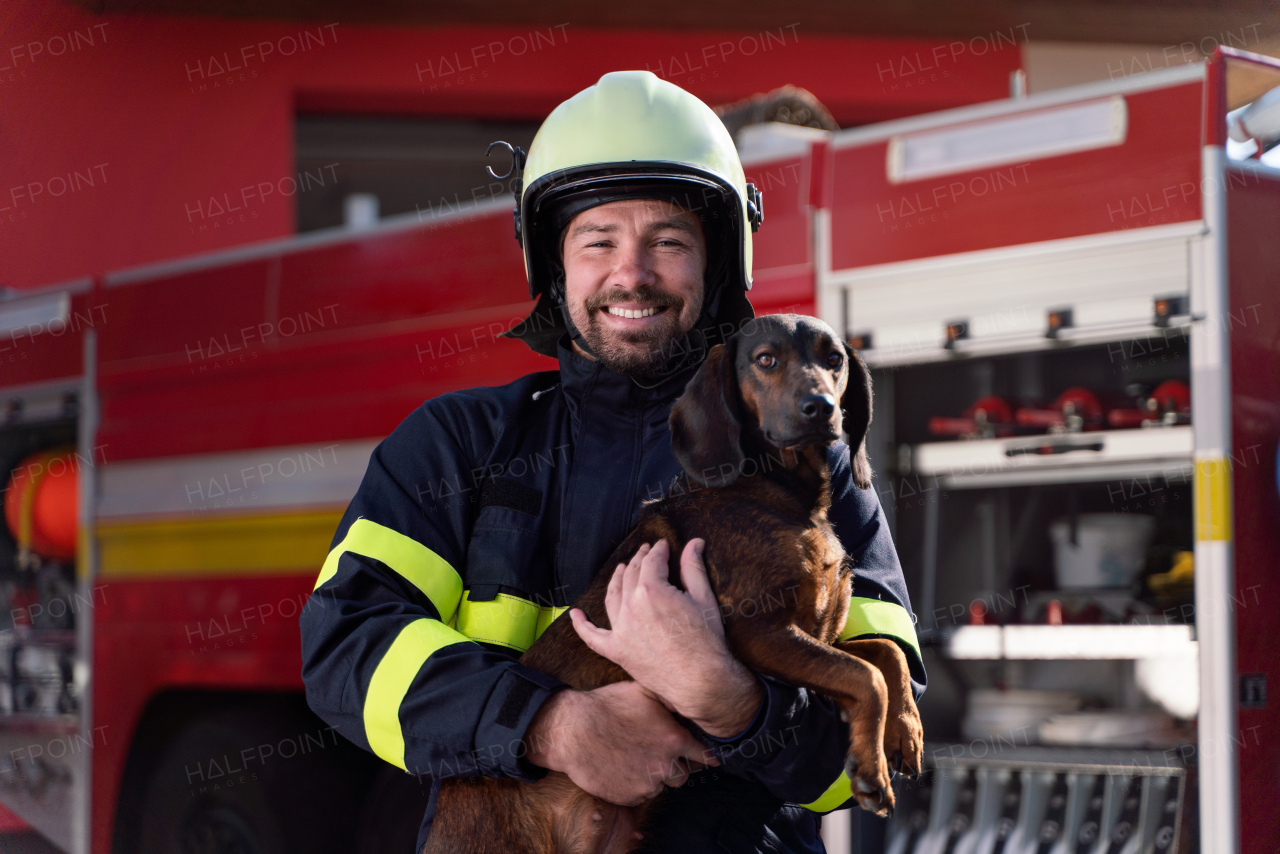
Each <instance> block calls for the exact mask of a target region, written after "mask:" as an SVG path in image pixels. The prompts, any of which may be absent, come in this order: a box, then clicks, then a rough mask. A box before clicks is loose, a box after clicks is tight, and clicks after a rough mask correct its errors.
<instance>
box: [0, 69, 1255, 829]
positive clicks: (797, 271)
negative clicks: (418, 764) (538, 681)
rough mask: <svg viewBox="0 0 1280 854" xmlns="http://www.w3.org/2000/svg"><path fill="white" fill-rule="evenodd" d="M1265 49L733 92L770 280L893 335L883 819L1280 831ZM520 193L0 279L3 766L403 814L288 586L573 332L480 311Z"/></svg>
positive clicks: (226, 802) (58, 810)
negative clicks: (1009, 88)
mask: <svg viewBox="0 0 1280 854" xmlns="http://www.w3.org/2000/svg"><path fill="white" fill-rule="evenodd" d="M1277 87H1280V65H1277V64H1275V63H1274V62H1271V61H1268V60H1264V59H1262V58H1258V57H1254V56H1252V55H1247V54H1241V53H1237V52H1232V51H1230V50H1226V49H1220V50H1219V52H1218V53H1217V54H1216V55H1215V56H1214V57H1213V58H1212V59H1211V60H1209V61H1208V62H1207V63H1202V64H1198V65H1192V66H1187V67H1185V68H1178V69H1169V70H1165V71H1160V72H1153V73H1149V74H1144V75H1138V76H1134V77H1129V78H1125V79H1118V80H1113V81H1109V82H1106V83H1099V84H1091V85H1088V86H1084V87H1076V88H1072V89H1063V90H1057V91H1053V92H1048V93H1043V94H1038V95H1033V96H1030V97H1018V98H1012V99H1009V100H1006V101H1000V102H993V103H988V104H982V105H978V106H974V107H967V108H962V109H958V110H951V111H947V112H943V113H937V114H932V115H928V116H921V117H916V118H911V119H906V120H900V121H894V122H890V123H886V124H881V125H875V126H868V127H863V128H857V129H853V130H846V131H840V132H835V133H830V132H824V131H816V130H809V129H802V128H792V127H783V126H773V125H763V126H753V127H748V128H745V129H743V130H742V131H741V132H740V135H739V144H740V147H741V150H742V154H743V160H744V165H745V166H746V171H747V176H748V180H750V181H752V182H753V183H754V184H755V185H756V186H757V187H759V188H760V189H761V190H762V191H763V192H764V197H765V201H766V208H765V213H766V224H765V227H764V228H762V229H761V231H760V232H759V234H758V236H757V243H756V262H755V267H756V269H755V284H754V287H753V290H752V292H751V298H752V301H753V303H754V304H755V306H756V309H757V312H758V313H768V312H779V311H789V312H799V313H811V314H816V315H818V316H821V317H823V318H824V319H826V320H827V321H828V322H830V323H831V324H832V325H833V326H834V327H835V328H837V329H839V330H842V331H843V332H844V333H845V334H846V335H847V336H848V338H849V340H850V341H851V342H852V343H854V344H855V346H857V347H858V348H859V349H860V350H861V351H862V353H863V355H864V358H865V359H866V360H867V362H868V364H869V365H870V366H871V367H872V369H873V372H874V374H875V381H876V395H877V405H876V416H875V421H874V424H873V432H872V434H871V436H870V437H869V439H868V443H869V444H868V450H869V452H870V455H871V458H872V461H873V465H874V467H875V469H876V483H875V488H876V489H877V490H878V491H879V493H880V497H881V502H882V504H883V505H884V506H885V509H886V512H887V514H888V516H889V518H890V520H891V524H892V525H893V526H894V529H895V537H896V540H897V542H898V546H899V551H900V553H901V557H902V560H903V566H904V571H905V572H906V574H907V579H908V584H909V586H910V589H911V595H912V598H913V603H914V606H915V610H916V613H917V615H918V620H919V624H918V627H917V628H918V631H919V634H920V636H921V640H922V643H923V647H924V650H925V654H926V656H927V659H928V662H927V663H928V666H929V671H930V690H929V692H928V693H927V694H926V699H925V701H924V705H923V706H922V713H923V715H924V717H925V723H926V737H927V738H928V739H929V743H928V745H927V750H926V754H927V755H926V764H927V766H928V768H929V773H928V774H926V775H925V776H924V777H923V778H922V781H921V782H920V783H916V784H907V783H906V782H905V781H903V782H902V783H901V788H900V791H899V798H900V801H899V802H900V808H899V810H898V814H897V817H896V818H895V819H894V820H893V822H891V823H889V824H888V825H886V826H881V827H879V830H878V831H877V832H880V833H882V834H883V837H884V838H883V839H882V840H879V842H880V844H883V845H885V846H887V849H888V850H890V851H892V852H895V854H906V852H924V853H925V854H928V852H938V854H942V852H957V851H966V852H984V854H985V852H996V851H1000V852H1006V854H1014V852H1017V854H1021V853H1022V852H1036V854H1065V852H1072V854H1084V852H1088V854H1098V852H1108V854H1132V852H1139V851H1141V852H1149V851H1158V852H1171V851H1179V852H1184V854H1185V852H1190V851H1196V850H1203V851H1205V852H1213V854H1232V852H1245V853H1246V854H1255V852H1256V853H1257V854H1261V852H1270V851H1273V850H1275V848H1276V846H1277V844H1280V822H1278V820H1277V819H1276V817H1275V811H1274V810H1272V809H1270V808H1269V803H1268V802H1269V799H1270V796H1271V795H1272V794H1275V793H1276V785H1275V781H1274V768H1275V767H1276V765H1277V762H1278V761H1280V758H1278V757H1277V756H1276V753H1277V750H1280V747H1277V742H1276V740H1275V738H1274V737H1273V734H1274V731H1275V723H1276V722H1275V712H1274V711H1273V710H1272V708H1271V707H1269V706H1268V705H1267V700H1266V683H1267V681H1268V679H1269V677H1270V675H1271V674H1270V670H1271V669H1272V662H1273V661H1274V655H1272V654H1270V653H1269V644H1270V639H1269V635H1268V631H1267V628H1266V626H1267V624H1268V618H1269V606H1270V605H1271V604H1273V603H1272V600H1273V599H1274V598H1275V597H1276V595H1277V593H1276V591H1275V590H1274V589H1273V585H1268V584H1267V583H1266V580H1265V579H1266V573H1267V569H1266V567H1267V566H1268V565H1271V564H1272V563H1274V560H1275V557H1274V555H1276V554H1277V553H1280V542H1278V540H1280V524H1278V523H1277V520H1278V511H1280V507H1278V506H1277V505H1278V503H1280V502H1278V500H1277V483H1276V443H1277V437H1278V436H1280V407H1277V404H1276V401H1277V400H1280V387H1278V384H1280V372H1278V371H1277V370H1276V365H1277V364H1278V360H1280V352H1278V351H1277V346H1278V345H1277V343H1276V342H1277V341H1278V340H1280V319H1277V314H1276V307H1275V305H1274V300H1271V299H1268V293H1270V289H1272V288H1273V285H1272V283H1273V281H1274V277H1275V275H1276V273H1277V271H1280V254H1278V253H1280V248H1277V245H1278V244H1277V241H1275V240H1269V239H1268V237H1269V231H1270V230H1271V229H1272V228H1273V223H1274V222H1275V221H1276V216H1277V213H1280V170H1276V169H1274V168H1272V167H1271V166H1269V165H1267V161H1266V154H1265V152H1266V151H1267V150H1268V149H1269V148H1270V146H1271V145H1272V144H1274V139H1273V138H1272V137H1273V136H1274V137H1276V138H1280V133H1274V134H1273V132H1272V129H1271V128H1270V127H1269V126H1268V124H1267V121H1268V119H1269V111H1268V105H1269V103H1270V100H1269V96H1268V94H1267V93H1273V92H1274V91H1275V90H1276V89H1277ZM1229 134H1230V136H1229ZM510 207H511V202H510V200H509V199H507V200H500V201H495V202H492V203H478V204H475V205H474V206H471V207H470V208H466V209H459V210H454V211H451V212H448V213H444V214H437V215H432V216H425V217H424V216H422V215H421V214H410V215H406V216H400V217H392V218H387V219H384V220H382V221H381V222H380V223H379V224H378V225H377V226H376V227H373V228H370V229H367V230H361V231H350V230H342V229H336V230H331V231H323V232H316V233H313V234H308V235H304V236H299V237H294V238H290V239H286V240H279V241H271V242H267V243H262V244H256V245H249V246H244V247H240V248H236V249H233V250H228V251H222V252H217V253H213V254H209V255H203V256H198V257H193V258H187V259H181V260H178V261H174V262H166V263H160V264H152V265H148V266H145V267H139V268H135V269H128V270H122V271H117V272H110V273H106V274H103V275H100V276H94V277H89V278H85V279H83V280H79V281H73V282H67V283H63V284H61V285H58V286H56V287H50V288H46V289H43V290H40V291H34V292H31V291H28V292H24V293H23V294H21V295H19V296H12V297H11V298H8V299H5V300H3V301H0V336H2V337H0V347H3V350H0V356H2V357H3V359H4V365H5V370H4V374H3V386H2V387H0V400H2V401H3V402H4V405H5V412H6V416H5V421H4V424H3V426H2V427H0V461H2V462H3V464H4V467H5V470H6V471H7V472H9V481H8V484H7V487H6V492H5V513H6V525H5V526H4V530H3V532H0V592H2V593H3V596H4V597H5V601H6V602H7V605H6V607H5V608H4V609H3V614H2V615H0V621H2V622H3V625H0V628H2V629H3V631H2V632H0V645H2V646H3V650H4V653H5V654H4V655H0V801H3V803H4V804H5V805H7V806H8V807H9V808H10V809H11V810H12V811H13V812H14V813H16V814H17V815H18V816H20V817H21V818H22V819H23V820H24V821H26V822H27V823H29V824H30V825H31V826H32V827H34V828H36V829H37V830H39V831H40V832H41V833H42V834H44V835H45V836H46V837H48V839H49V840H51V841H52V842H53V843H54V844H55V845H56V846H58V847H59V848H60V849H62V850H65V851H68V852H77V853H78V854H88V852H92V854H108V852H168V851H173V850H195V851H205V850H208V851H223V850H226V851H233V850H234V851H242V850H250V851H253V850H257V851H292V850H299V851H301V850H308V851H334V852H337V851H353V850H354V851H383V850H393V847H394V846H395V845H403V846H405V847H406V849H407V846H408V845H409V844H410V842H408V841H406V840H411V839H412V834H413V831H414V829H415V828H416V823H417V818H418V816H419V815H420V812H421V806H422V792H421V790H420V789H419V788H417V787H416V784H415V783H414V782H413V781H412V779H411V778H408V777H407V776H406V775H403V774H401V773H398V772H394V771H393V769H389V768H386V767H382V766H380V765H379V763H377V762H376V760H373V759H372V758H371V757H369V756H367V755H365V754H363V753H362V752H360V751H358V750H356V749H354V748H352V747H350V746H349V745H347V744H346V743H345V742H343V741H342V740H341V739H340V738H339V737H337V736H336V734H335V733H334V731H333V730H332V729H330V728H328V727H326V726H325V725H324V724H323V723H322V722H320V721H319V720H318V719H317V718H315V717H314V716H312V715H311V714H310V712H309V711H307V709H306V707H305V703H304V702H303V701H302V696H301V687H302V685H301V679H300V675H299V671H300V656H299V648H298V643H299V642H298V631H297V619H298V615H299V613H300V612H301V610H302V609H303V608H306V607H321V606H323V603H314V602H311V600H310V599H309V593H310V590H311V587H312V585H313V584H314V579H315V575H316V573H317V572H318V570H319V567H320V565H321V564H322V563H323V561H324V557H325V554H326V552H327V550H328V547H329V544H330V541H331V538H332V535H333V532H334V530H335V529H336V526H337V524H338V520H339V517H340V514H341V512H342V510H343V509H344V508H345V506H346V503H347V501H348V500H349V499H350V497H351V495H352V494H353V492H354V490H355V489H356V486H357V485H358V483H359V480H360V477H361V476H362V474H363V471H364V468H365V465H366V463H367V460H368V457H369V454H370V452H371V450H372V449H373V447H374V446H375V445H376V443H377V442H378V441H379V440H380V438H381V437H383V436H385V435H386V434H388V433H389V432H390V431H391V430H392V429H393V428H394V427H395V426H396V425H397V424H398V423H399V422H400V421H401V420H402V419H403V418H404V417H405V416H406V415H407V414H408V413H409V412H411V411H412V410H413V409H414V408H415V407H417V406H418V405H420V404H421V402H422V401H423V400H425V399H428V398H431V397H433V396H435V395H438V394H442V393H444V392H447V391H451V390H455V389H460V388H467V387H472V386H477V385H493V384H499V383H504V382H507V381H510V380H511V379H514V378H515V377H518V376H520V375H522V374H525V373H527V372H530V371H533V370H545V369H548V368H551V367H553V363H551V362H550V360H547V359H545V358H543V357H540V356H536V355H534V354H532V353H531V352H530V351H529V350H528V349H527V348H526V347H525V346H524V345H523V344H520V343H518V342H516V341H512V340H510V339H506V338H503V337H501V333H502V332H503V331H504V330H506V329H508V328H510V327H511V326H513V325H515V324H516V323H518V322H520V320H521V319H522V318H524V316H525V315H526V314H527V312H528V309H529V304H528V301H527V299H526V294H527V289H526V285H525V279H524V272H523V268H522V263H521V258H520V254H519V250H518V246H517V245H516V243H515V241H514V240H512V237H511V219H510ZM481 475H482V473H476V476H477V478H478V477H480V476H481ZM476 486H477V484H468V483H465V482H459V483H456V484H441V485H439V486H438V488H439V489H441V490H452V491H454V492H455V493H456V494H457V495H458V497H459V498H465V494H466V492H467V491H468V490H472V489H474V488H475V487H476ZM433 488H436V487H434V486H433ZM1107 518H1112V519H1113V521H1112V522H1110V523H1108V522H1107V521H1106V519H1107ZM1115 520H1118V521H1115ZM1117 542H1118V545H1117ZM1091 549H1092V551H1091ZM1139 564H1140V565H1139ZM847 816H848V813H842V814H836V815H835V816H834V817H833V818H832V819H831V820H829V821H828V822H827V823H826V831H825V832H826V833H827V839H828V846H829V848H830V850H833V851H844V850H850V846H851V841H850V836H851V835H852V834H851V833H850V830H849V821H848V818H847ZM406 834H407V836H406ZM873 836H874V834H873ZM876 842H877V841H876V840H874V839H869V838H868V837H866V835H865V834H864V835H863V839H862V842H861V845H862V846H863V848H862V849H861V850H868V849H869V848H871V847H872V846H873V845H875V844H876Z"/></svg>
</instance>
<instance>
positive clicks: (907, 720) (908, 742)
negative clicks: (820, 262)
mask: <svg viewBox="0 0 1280 854" xmlns="http://www.w3.org/2000/svg"><path fill="white" fill-rule="evenodd" d="M884 755H885V756H887V757H889V764H890V766H892V768H893V770H895V771H897V772H898V773H899V774H905V775H906V776H908V777H912V778H914V777H918V776H920V770H921V765H920V763H921V760H922V759H923V757H924V728H923V727H922V726H921V725H920V713H919V712H918V711H917V710H916V704H915V703H912V702H910V701H909V700H908V702H907V703H906V704H905V705H904V706H903V708H901V709H891V710H890V713H889V716H888V718H887V719H886V720H885V725H884Z"/></svg>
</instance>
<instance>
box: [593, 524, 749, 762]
mask: <svg viewBox="0 0 1280 854" xmlns="http://www.w3.org/2000/svg"><path fill="white" fill-rule="evenodd" d="M704 545H705V542H704V541H703V540H701V539H694V540H690V541H689V543H688V544H687V545H686V546H685V549H684V552H683V553H682V554H681V555H680V578H681V580H682V581H683V582H684V586H685V590H680V589H679V588H677V587H673V586H672V585H671V584H670V583H669V582H668V581H667V573H668V570H667V563H668V560H669V558H670V553H671V552H670V546H669V545H667V541H666V540H659V541H658V543H657V544H656V545H654V546H653V547H652V548H650V547H649V546H648V545H647V544H646V545H643V546H641V547H640V550H639V551H638V552H636V554H635V556H634V557H633V558H632V559H631V562H630V563H628V564H626V565H625V566H624V565H623V564H618V568H617V570H616V571H615V572H614V574H613V578H612V579H611V580H610V581H609V590H608V593H607V594H606V596H605V610H606V612H607V613H608V615H609V624H610V626H611V627H612V630H611V631H610V630H605V629H601V628H599V627H598V626H595V625H594V624H592V623H591V621H590V620H588V619H587V616H586V614H584V613H583V612H582V611H581V610H579V609H577V608H574V609H573V610H572V611H570V612H569V617H570V619H572V620H573V627H574V629H575V630H577V632H578V636H579V637H581V638H582V640H583V641H584V642H585V643H586V644H587V646H589V647H591V649H593V650H595V651H596V652H597V653H599V654H600V655H602V656H604V657H605V658H607V659H609V660H610V661H612V662H614V663H615V664H617V665H619V666H620V667H622V669H624V670H626V671H627V673H628V674H629V675H630V676H631V678H632V679H634V680H636V681H637V682H639V683H640V684H641V685H643V686H644V687H645V688H648V689H649V691H650V692H652V693H653V694H655V695H656V696H658V697H659V698H661V700H662V701H663V703H665V704H666V705H667V707H668V708H670V709H671V710H672V711H674V712H677V713H678V714H680V715H682V716H684V717H685V718H688V719H689V720H691V721H693V722H694V723H695V724H697V725H698V726H699V727H701V728H702V730H703V731H704V732H706V733H708V734H709V735H713V736H717V737H720V738H727V737H731V736H734V735H737V734H738V733H740V732H742V731H743V730H744V729H746V727H747V725H748V724H750V723H751V719H752V718H753V717H754V716H755V713H756V710H757V709H759V708H760V703H761V701H762V700H763V699H764V689H763V688H762V687H761V685H760V682H759V680H757V679H756V678H755V676H753V675H752V674H751V672H750V671H749V670H747V669H746V667H744V666H743V665H742V663H741V662H739V661H738V660H737V659H735V658H734V657H733V655H732V654H730V652H729V647H728V646H727V644H726V643H725V639H724V623H723V621H722V620H721V617H720V607H719V605H718V604H717V602H716V597H715V593H714V592H713V591H712V589H711V585H710V583H709V582H708V581H707V571H706V568H705V567H704V565H703V562H702V549H703V546H704ZM686 591H687V592H686Z"/></svg>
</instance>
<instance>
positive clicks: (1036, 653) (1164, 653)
mask: <svg viewBox="0 0 1280 854" xmlns="http://www.w3.org/2000/svg"><path fill="white" fill-rule="evenodd" d="M942 648H943V650H944V651H945V654H946V655H947V657H949V658H958V659H974V660H996V659H1019V660H1033V659H1038V660H1055V661H1062V660H1073V659H1076V660H1080V659H1083V660H1107V659H1110V660H1132V659H1146V658H1187V659H1191V660H1192V661H1194V660H1195V657H1196V653H1197V650H1198V646H1197V643H1196V640H1195V637H1194V635H1193V633H1192V628H1191V626H1108V625H1081V626H959V627H957V628H956V629H954V630H952V631H950V632H945V633H944V634H943V645H942Z"/></svg>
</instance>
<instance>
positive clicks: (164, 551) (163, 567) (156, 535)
mask: <svg viewBox="0 0 1280 854" xmlns="http://www.w3.org/2000/svg"><path fill="white" fill-rule="evenodd" d="M341 521H342V511H340V510H324V511H317V512H311V513H296V512H295V513H285V514H265V513H263V514H257V515H254V516H230V517H228V516H215V517H212V518H206V519H196V520H186V519H184V520H181V521H163V522H154V521H152V522H126V523H100V524H99V525H98V529H97V532H96V533H97V537H98V566H99V574H100V575H101V577H103V578H126V579H141V578H183V577H191V576H227V575H284V574H295V573H300V572H305V573H310V572H314V571H315V567H316V565H317V564H319V563H321V562H322V561H323V560H324V556H325V552H326V551H327V550H328V547H329V543H330V542H331V541H332V540H333V532H334V531H335V530H337V528H338V524H339V522H341Z"/></svg>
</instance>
